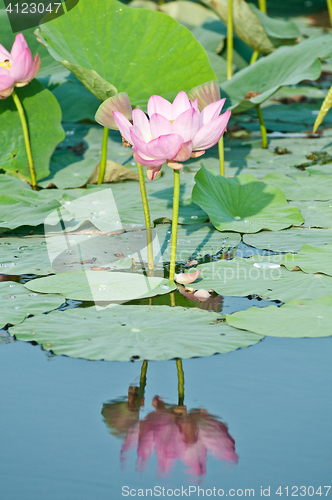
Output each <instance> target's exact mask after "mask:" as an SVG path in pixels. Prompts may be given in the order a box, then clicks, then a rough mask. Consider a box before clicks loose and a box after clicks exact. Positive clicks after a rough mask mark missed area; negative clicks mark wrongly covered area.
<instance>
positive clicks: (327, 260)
mask: <svg viewBox="0 0 332 500" xmlns="http://www.w3.org/2000/svg"><path fill="white" fill-rule="evenodd" d="M282 265H283V266H285V267H286V268H287V269H288V270H289V271H292V270H293V269H294V268H295V267H298V268H300V269H302V271H303V272H305V273H323V274H327V275H329V276H332V244H330V245H324V246H322V247H317V246H313V245H307V244H306V245H303V247H302V248H301V250H300V252H299V253H298V254H296V255H293V254H287V255H285V257H284V260H283V261H282Z"/></svg>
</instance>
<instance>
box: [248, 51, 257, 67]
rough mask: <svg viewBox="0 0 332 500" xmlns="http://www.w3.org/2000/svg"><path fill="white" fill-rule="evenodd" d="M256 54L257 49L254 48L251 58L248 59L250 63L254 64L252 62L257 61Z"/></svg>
mask: <svg viewBox="0 0 332 500" xmlns="http://www.w3.org/2000/svg"><path fill="white" fill-rule="evenodd" d="M258 54H259V51H258V50H254V52H253V53H252V56H251V59H250V64H254V62H256V61H257V57H258Z"/></svg>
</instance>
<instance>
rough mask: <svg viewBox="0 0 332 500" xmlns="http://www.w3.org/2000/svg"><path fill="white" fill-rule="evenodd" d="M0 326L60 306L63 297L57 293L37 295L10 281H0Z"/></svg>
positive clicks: (13, 323)
mask: <svg viewBox="0 0 332 500" xmlns="http://www.w3.org/2000/svg"><path fill="white" fill-rule="evenodd" d="M0 298H1V300H0V318H1V319H0V328H4V327H5V326H6V325H7V324H11V325H16V324H17V323H21V322H22V321H23V320H24V319H25V318H27V317H28V316H29V315H30V314H33V315H36V314H43V313H45V312H47V311H52V310H53V309H56V308H57V307H60V306H61V304H63V303H64V298H63V297H60V296H59V295H53V294H47V295H39V294H37V293H31V292H29V291H28V290H27V289H26V288H25V287H24V286H23V285H21V284H19V283H13V282H11V281H3V282H0Z"/></svg>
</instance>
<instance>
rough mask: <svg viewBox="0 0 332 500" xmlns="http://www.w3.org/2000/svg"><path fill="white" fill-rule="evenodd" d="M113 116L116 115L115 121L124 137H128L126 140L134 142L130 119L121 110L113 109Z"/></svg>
mask: <svg viewBox="0 0 332 500" xmlns="http://www.w3.org/2000/svg"><path fill="white" fill-rule="evenodd" d="M105 102H106V101H105ZM113 117H114V121H115V123H116V126H117V127H118V129H119V130H120V132H121V134H122V135H123V137H124V138H125V139H126V141H128V142H129V143H130V144H132V140H131V137H130V129H131V127H132V124H131V123H130V121H129V120H127V118H126V117H125V116H124V115H123V114H122V113H120V112H119V111H113Z"/></svg>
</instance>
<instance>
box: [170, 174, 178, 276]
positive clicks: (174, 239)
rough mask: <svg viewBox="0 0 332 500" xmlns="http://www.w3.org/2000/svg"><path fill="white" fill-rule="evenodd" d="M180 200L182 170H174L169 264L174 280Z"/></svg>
mask: <svg viewBox="0 0 332 500" xmlns="http://www.w3.org/2000/svg"><path fill="white" fill-rule="evenodd" d="M179 201H180V170H174V192H173V217H172V238H171V261H170V266H169V279H170V280H171V281H174V275H175V261H176V242H177V233H178V217H179Z"/></svg>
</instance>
